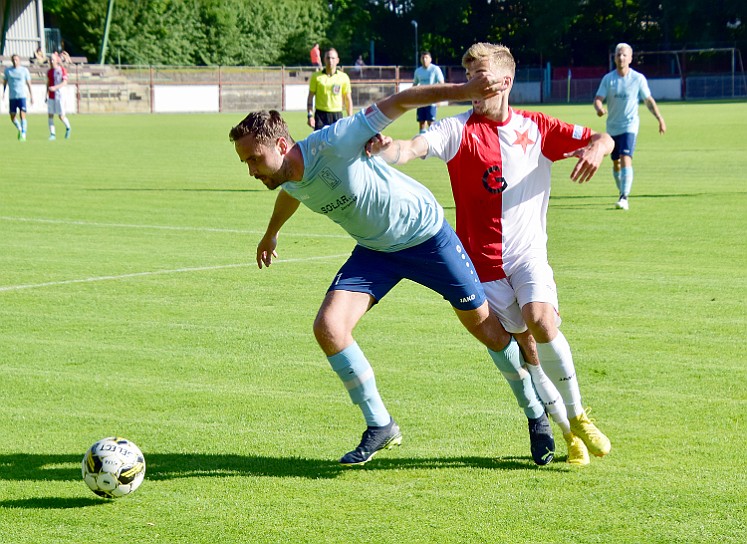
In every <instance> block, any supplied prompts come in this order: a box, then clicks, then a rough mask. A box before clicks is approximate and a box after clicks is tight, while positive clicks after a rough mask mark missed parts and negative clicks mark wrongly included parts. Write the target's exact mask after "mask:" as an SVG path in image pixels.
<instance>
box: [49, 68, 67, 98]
mask: <svg viewBox="0 0 747 544" xmlns="http://www.w3.org/2000/svg"><path fill="white" fill-rule="evenodd" d="M63 81H67V70H65V67H64V66H58V67H57V68H50V69H49V70H48V71H47V88H49V87H53V86H55V85H59V84H60V83H62V82H63ZM49 98H50V100H51V99H53V98H55V91H49Z"/></svg>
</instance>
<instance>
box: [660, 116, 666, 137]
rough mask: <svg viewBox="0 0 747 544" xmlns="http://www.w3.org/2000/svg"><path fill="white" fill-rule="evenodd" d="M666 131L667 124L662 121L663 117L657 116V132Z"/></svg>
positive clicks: (662, 132)
mask: <svg viewBox="0 0 747 544" xmlns="http://www.w3.org/2000/svg"><path fill="white" fill-rule="evenodd" d="M666 131H667V124H666V123H665V122H664V118H663V117H660V118H659V134H664V133H666Z"/></svg>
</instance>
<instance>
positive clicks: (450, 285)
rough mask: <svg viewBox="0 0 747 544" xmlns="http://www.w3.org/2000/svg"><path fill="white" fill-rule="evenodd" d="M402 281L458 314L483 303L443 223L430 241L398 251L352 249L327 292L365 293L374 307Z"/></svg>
mask: <svg viewBox="0 0 747 544" xmlns="http://www.w3.org/2000/svg"><path fill="white" fill-rule="evenodd" d="M403 279H409V280H412V281H414V282H416V283H419V284H420V285H424V286H425V287H428V288H429V289H432V290H433V291H435V292H437V293H438V294H440V295H441V296H442V297H444V299H446V300H448V301H449V302H450V303H451V305H452V306H453V307H454V308H456V309H458V310H474V309H475V308H479V307H480V306H482V304H483V302H485V292H484V291H483V289H482V284H481V283H480V280H479V278H478V277H477V273H476V272H475V267H474V266H473V265H472V261H471V260H470V258H469V256H468V255H467V253H466V252H465V251H464V248H463V247H462V243H461V242H460V241H459V238H458V237H457V235H456V233H455V232H454V229H452V228H451V226H450V225H449V224H448V223H447V222H446V221H444V225H443V227H442V228H441V230H440V231H438V233H436V234H435V235H434V236H433V237H432V238H430V239H429V240H426V241H425V242H423V243H422V244H418V245H416V246H414V247H410V248H407V249H402V250H400V251H393V252H391V253H388V252H384V251H374V250H372V249H367V248H365V247H362V246H359V245H358V246H355V249H354V250H353V253H352V254H351V255H350V257H349V258H348V260H347V262H346V263H345V264H344V265H342V268H340V270H339V271H338V273H337V275H336V276H335V280H334V281H333V282H332V285H330V286H329V289H328V291H354V292H358V293H368V294H369V295H371V296H372V297H373V298H374V303H376V302H379V301H380V300H381V299H382V298H384V296H385V295H386V294H387V293H388V292H389V291H391V289H392V288H393V287H394V286H395V285H397V284H398V283H399V282H400V281H401V280H403Z"/></svg>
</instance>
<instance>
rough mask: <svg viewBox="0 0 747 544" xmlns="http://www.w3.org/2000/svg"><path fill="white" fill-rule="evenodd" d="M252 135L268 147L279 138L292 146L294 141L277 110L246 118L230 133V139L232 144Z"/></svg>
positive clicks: (253, 114) (255, 113) (263, 111)
mask: <svg viewBox="0 0 747 544" xmlns="http://www.w3.org/2000/svg"><path fill="white" fill-rule="evenodd" d="M249 134H251V135H252V136H254V138H255V139H256V140H257V142H258V143H260V144H264V145H267V144H269V143H273V142H275V141H276V140H277V139H278V138H281V137H282V138H285V139H286V140H288V141H289V142H290V143H291V144H294V143H295V142H294V140H293V138H292V137H291V135H290V132H289V131H288V125H287V124H286V122H285V120H284V119H283V118H282V117H281V116H280V112H278V111H276V110H261V111H254V112H252V113H250V114H249V115H247V116H246V117H244V120H243V121H241V123H239V124H238V125H236V126H235V127H233V128H232V129H231V131H230V132H229V133H228V139H229V140H231V141H232V142H235V141H237V140H240V139H241V138H243V137H244V136H247V135H249Z"/></svg>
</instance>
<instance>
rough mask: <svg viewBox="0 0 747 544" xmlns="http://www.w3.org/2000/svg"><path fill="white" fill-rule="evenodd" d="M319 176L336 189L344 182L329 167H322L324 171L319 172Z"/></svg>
mask: <svg viewBox="0 0 747 544" xmlns="http://www.w3.org/2000/svg"><path fill="white" fill-rule="evenodd" d="M319 177H320V178H322V181H324V183H326V184H327V187H329V188H330V189H334V188H335V187H337V186H338V185H340V183H342V181H341V180H340V178H338V177H337V176H336V175H335V173H334V172H333V171H332V170H330V169H329V168H324V169H322V171H321V172H319Z"/></svg>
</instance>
